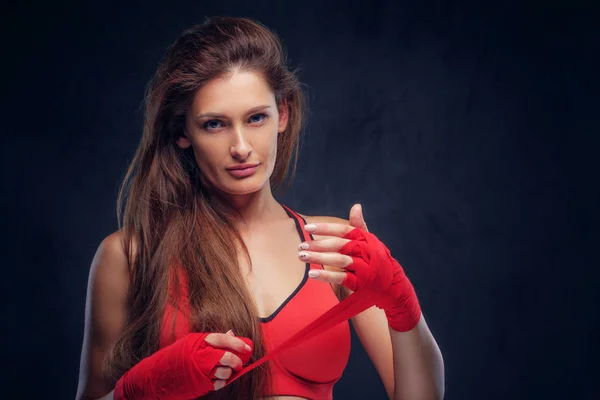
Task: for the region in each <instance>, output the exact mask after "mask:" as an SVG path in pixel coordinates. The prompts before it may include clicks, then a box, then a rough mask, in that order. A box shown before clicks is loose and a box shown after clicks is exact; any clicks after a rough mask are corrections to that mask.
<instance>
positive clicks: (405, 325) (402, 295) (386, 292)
mask: <svg viewBox="0 0 600 400" xmlns="http://www.w3.org/2000/svg"><path fill="white" fill-rule="evenodd" d="M344 239H349V240H350V242H348V243H346V244H345V245H344V246H343V247H342V248H341V249H340V250H339V253H341V254H345V255H347V256H350V257H351V258H352V260H353V263H352V264H351V265H349V266H347V267H346V268H345V269H346V272H347V273H346V278H345V279H344V281H343V282H342V285H344V286H346V287H347V288H348V289H350V290H354V291H358V290H368V291H369V292H372V293H373V294H374V296H375V298H374V303H375V305H376V306H377V307H379V308H382V309H383V310H384V311H385V314H386V316H387V319H388V323H389V324H390V326H391V327H392V329H394V330H396V331H398V332H406V331H409V330H411V329H413V328H414V327H415V326H416V325H417V323H418V322H419V319H420V318H421V308H420V306H419V301H418V299H417V295H416V293H415V290H414V288H413V286H412V284H411V283H410V281H409V279H408V277H407V276H406V275H405V273H404V269H403V268H402V266H401V265H400V264H399V263H398V261H396V260H395V259H394V258H393V257H392V255H391V254H390V251H389V249H388V248H387V247H386V246H385V245H384V244H383V243H382V242H381V241H380V240H379V239H377V237H376V236H375V235H373V234H372V233H369V232H366V231H364V230H362V229H359V228H354V229H353V230H352V231H350V232H349V233H347V234H346V235H345V236H344Z"/></svg>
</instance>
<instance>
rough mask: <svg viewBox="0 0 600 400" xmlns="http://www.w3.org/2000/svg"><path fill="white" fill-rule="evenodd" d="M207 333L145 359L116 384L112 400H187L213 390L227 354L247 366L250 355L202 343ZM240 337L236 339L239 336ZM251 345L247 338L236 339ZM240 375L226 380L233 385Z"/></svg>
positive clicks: (188, 336) (184, 339) (235, 374)
mask: <svg viewBox="0 0 600 400" xmlns="http://www.w3.org/2000/svg"><path fill="white" fill-rule="evenodd" d="M208 335H209V334H208V333H197V332H195V333H190V334H187V335H186V336H184V337H182V338H181V339H179V340H177V341H176V342H175V343H173V344H171V345H169V346H167V347H164V348H162V349H160V350H158V351H157V352H156V353H154V354H152V355H151V356H148V357H146V358H144V359H143V360H142V361H140V362H139V363H137V364H136V365H135V366H133V367H132V368H131V369H130V370H129V371H127V372H126V373H125V374H124V375H123V376H122V377H121V379H119V380H118V381H117V384H116V386H115V391H114V399H115V400H134V399H135V400H145V399H148V400H150V399H152V400H156V399H160V400H190V399H195V398H197V397H200V396H203V395H205V394H206V393H208V392H209V391H211V390H214V383H213V381H214V379H215V378H214V374H215V371H216V368H217V367H218V366H219V365H220V364H219V361H220V360H221V358H222V357H223V354H225V351H229V352H231V353H233V354H235V355H237V356H238V357H240V358H241V359H242V362H243V364H247V363H248V361H249V360H250V357H251V355H252V354H251V352H244V353H238V352H236V351H233V350H230V349H227V350H226V349H216V348H214V347H212V346H210V345H209V344H208V343H206V341H205V340H204V339H206V337H207V336H208ZM238 337H239V336H238ZM239 338H240V339H242V340H243V341H244V342H245V343H246V344H248V345H250V346H251V345H252V341H251V340H250V339H248V338H244V337H239ZM238 374H239V371H237V372H234V374H233V375H232V376H231V377H230V378H229V379H228V380H227V383H230V382H231V381H233V380H234V379H235V378H236V377H237V375H238Z"/></svg>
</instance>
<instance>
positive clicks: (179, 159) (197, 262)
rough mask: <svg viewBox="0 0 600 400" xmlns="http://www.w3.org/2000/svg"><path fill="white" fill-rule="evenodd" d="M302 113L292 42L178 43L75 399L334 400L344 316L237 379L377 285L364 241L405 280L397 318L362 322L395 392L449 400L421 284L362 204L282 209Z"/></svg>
mask: <svg viewBox="0 0 600 400" xmlns="http://www.w3.org/2000/svg"><path fill="white" fill-rule="evenodd" d="M303 112H304V97H303V94H302V90H301V86H300V84H299V82H298V80H297V78H296V76H295V74H294V73H293V72H290V71H289V70H288V68H287V66H286V60H285V54H284V52H283V49H282V46H281V43H280V41H279V40H278V38H277V37H276V36H275V35H274V34H273V33H272V32H271V31H269V30H268V29H267V28H265V27H264V26H263V25H261V24H260V23H258V22H255V21H252V20H249V19H244V18H232V17H216V18H212V19H208V20H207V21H205V23H204V24H202V25H199V26H195V27H193V28H191V29H189V30H187V31H185V32H184V33H183V34H182V35H181V36H180V37H179V38H178V39H177V40H176V42H175V43H174V44H173V45H171V46H170V47H169V49H168V51H167V54H166V55H165V57H164V59H163V61H162V62H161V64H160V67H159V69H158V71H157V73H156V75H155V77H154V78H153V80H152V82H151V83H150V85H149V88H148V91H147V96H146V115H145V121H144V132H143V137H142V140H141V142H140V145H139V147H138V149H137V152H136V155H135V158H134V160H133V162H132V165H131V166H130V168H129V170H128V173H127V175H126V177H125V181H124V184H123V186H122V188H121V192H120V195H119V202H118V209H119V211H121V210H123V215H122V217H121V216H120V214H119V216H120V218H119V226H120V227H121V228H120V229H119V230H118V231H117V232H115V233H113V234H111V235H109V236H108V237H106V238H105V239H104V240H103V241H102V243H101V244H100V246H99V248H98V251H97V253H96V255H95V257H94V260H93V262H92V266H91V270H90V279H89V283H88V297H87V305H86V324H85V335H84V344H83V350H82V355H81V369H80V378H79V387H78V391H77V393H78V394H77V398H78V399H99V398H102V399H110V398H115V399H128V400H131V399H134V398H135V399H156V398H160V399H182V400H187V399H191V398H196V397H199V396H204V397H203V398H224V399H225V398H227V399H229V398H251V399H258V398H267V397H268V398H279V399H308V398H315V399H330V398H332V388H333V385H334V383H335V382H336V381H337V380H339V378H340V376H341V374H342V372H343V369H344V367H345V365H346V363H347V360H348V357H349V350H350V331H349V325H348V323H347V322H346V323H343V324H339V325H337V326H336V327H334V328H332V329H329V330H328V331H327V332H325V333H323V334H321V335H319V336H317V337H315V338H313V339H310V340H308V341H306V342H304V343H303V344H301V345H299V346H297V347H294V348H291V349H290V350H288V351H286V352H285V353H281V356H280V357H278V358H277V359H274V360H272V362H268V363H264V364H262V365H260V367H259V368H256V369H253V370H252V371H250V372H248V373H246V374H243V375H240V376H236V374H237V372H239V371H240V369H241V368H242V366H243V365H247V364H248V363H250V362H252V361H254V360H258V359H260V358H261V357H262V356H264V355H265V354H266V352H267V351H269V350H271V349H273V348H275V347H277V345H278V344H280V343H282V342H283V341H284V340H285V339H286V338H288V337H290V336H291V335H292V334H294V332H296V331H298V330H299V329H300V328H302V327H303V326H305V325H307V324H308V323H309V322H311V321H312V320H314V319H315V318H316V317H318V316H319V315H321V314H323V313H324V312H325V311H327V310H328V309H330V308H331V307H333V306H334V305H335V304H337V303H339V301H340V299H342V298H343V297H345V296H347V295H349V294H350V293H352V290H351V289H354V290H361V289H359V288H358V287H359V285H363V286H364V287H365V288H364V289H363V290H370V289H369V287H370V286H369V285H371V288H372V287H374V286H373V284H372V283H370V284H368V283H366V282H367V281H368V279H364V280H363V277H362V276H363V275H361V273H359V271H360V269H359V267H358V265H359V262H358V261H357V260H358V258H356V257H352V254H351V253H350V252H349V251H350V250H348V251H346V248H347V246H349V245H352V244H356V243H358V242H357V241H358V239H356V238H354V239H356V240H352V237H351V236H352V235H354V234H356V233H360V235H359V236H361V237H362V238H366V237H367V236H366V235H371V236H368V238H369V240H370V242H369V243H372V247H370V248H368V247H364V249H367V250H365V251H372V252H373V255H372V257H375V253H377V251H379V253H377V254H379V255H380V256H381V259H382V260H383V259H385V262H383V261H382V262H379V263H378V265H377V268H378V270H377V271H389V276H390V279H388V283H386V285H387V286H386V287H385V291H386V296H387V297H385V299H383V300H382V301H381V304H382V306H381V307H382V309H380V308H378V307H371V308H369V309H368V310H366V311H364V312H362V313H360V314H358V315H356V316H355V317H353V318H352V321H353V324H354V327H355V329H356V332H357V334H358V336H359V338H360V340H361V342H362V344H363V345H364V347H365V349H366V351H367V353H368V354H369V356H370V358H371V360H372V361H373V363H374V365H375V367H376V369H377V371H378V372H379V374H380V376H381V379H382V381H383V384H384V385H385V388H386V391H387V393H388V395H389V396H390V398H398V399H400V398H402V399H434V398H441V397H442V396H443V362H442V358H441V354H440V351H439V349H438V347H437V344H436V343H435V340H434V338H433V337H432V335H431V333H430V331H429V329H428V328H427V325H426V323H425V320H424V319H423V317H422V315H421V312H420V308H419V306H418V301H417V300H416V296H415V295H414V291H413V290H412V285H410V282H409V281H408V279H407V278H406V277H405V275H404V274H403V273H402V269H401V267H400V265H399V264H397V262H395V260H393V259H392V258H391V255H390V254H389V251H387V252H386V251H384V249H385V246H383V244H382V243H381V242H379V241H378V240H377V239H376V237H375V236H374V235H372V234H369V233H368V232H367V228H366V225H365V223H364V221H363V220H362V211H361V209H360V206H358V205H356V206H354V207H353V208H352V210H351V212H350V219H349V221H348V220H344V219H340V218H335V217H326V216H305V215H301V214H297V213H295V212H294V211H292V210H291V209H289V208H287V207H285V206H283V205H281V204H279V203H278V202H277V201H276V200H275V198H274V197H273V191H275V190H277V189H278V188H280V187H282V186H283V184H284V182H285V179H286V178H290V179H291V176H293V174H294V171H295V163H296V159H297V147H298V143H299V134H300V131H301V128H302V124H303ZM123 205H124V207H123ZM307 224H308V225H307ZM311 225H315V226H312V227H311ZM311 228H313V229H312V230H311ZM311 232H312V233H313V234H312V236H311ZM361 243H362V244H365V243H367V242H366V239H364V240H363V241H362V242H361ZM301 244H303V245H304V246H300V245H301ZM307 245H308V249H307V248H306V247H307ZM365 246H366V245H365ZM368 249H371V250H368ZM372 249H375V250H372ZM377 249H378V250H377ZM299 250H303V251H300V252H299ZM306 255H308V257H306ZM365 265H366V264H365ZM352 266H355V267H356V271H357V272H356V273H354V272H352V271H354V270H352V268H351V267H352ZM384 266H385V268H384ZM346 268H347V269H346ZM365 271H366V270H365ZM309 272H310V273H309ZM391 274H394V275H393V276H394V282H392V278H391V277H392V275H391ZM328 283H329V284H328ZM388 290H389V293H387V292H388ZM384 300H385V301H384ZM394 326H395V327H400V328H397V330H396V329H393V328H392V327H394ZM234 376H236V380H235V381H234V380H233V379H232V378H233V377H234ZM237 378H239V379H237Z"/></svg>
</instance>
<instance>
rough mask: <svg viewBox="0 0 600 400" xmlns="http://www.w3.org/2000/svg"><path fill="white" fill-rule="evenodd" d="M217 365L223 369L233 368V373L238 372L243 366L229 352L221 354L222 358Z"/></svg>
mask: <svg viewBox="0 0 600 400" xmlns="http://www.w3.org/2000/svg"><path fill="white" fill-rule="evenodd" d="M219 364H220V365H222V366H224V367H230V368H233V370H234V371H239V370H241V369H242V367H243V366H244V364H243V363H242V359H241V358H239V357H238V356H236V355H235V354H233V353H231V352H229V351H226V352H225V354H223V357H221V359H220V360H219Z"/></svg>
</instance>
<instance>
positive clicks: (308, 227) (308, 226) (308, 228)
mask: <svg viewBox="0 0 600 400" xmlns="http://www.w3.org/2000/svg"><path fill="white" fill-rule="evenodd" d="M304 229H305V230H306V231H307V232H312V231H314V230H316V229H317V226H316V225H315V224H306V225H304Z"/></svg>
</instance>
